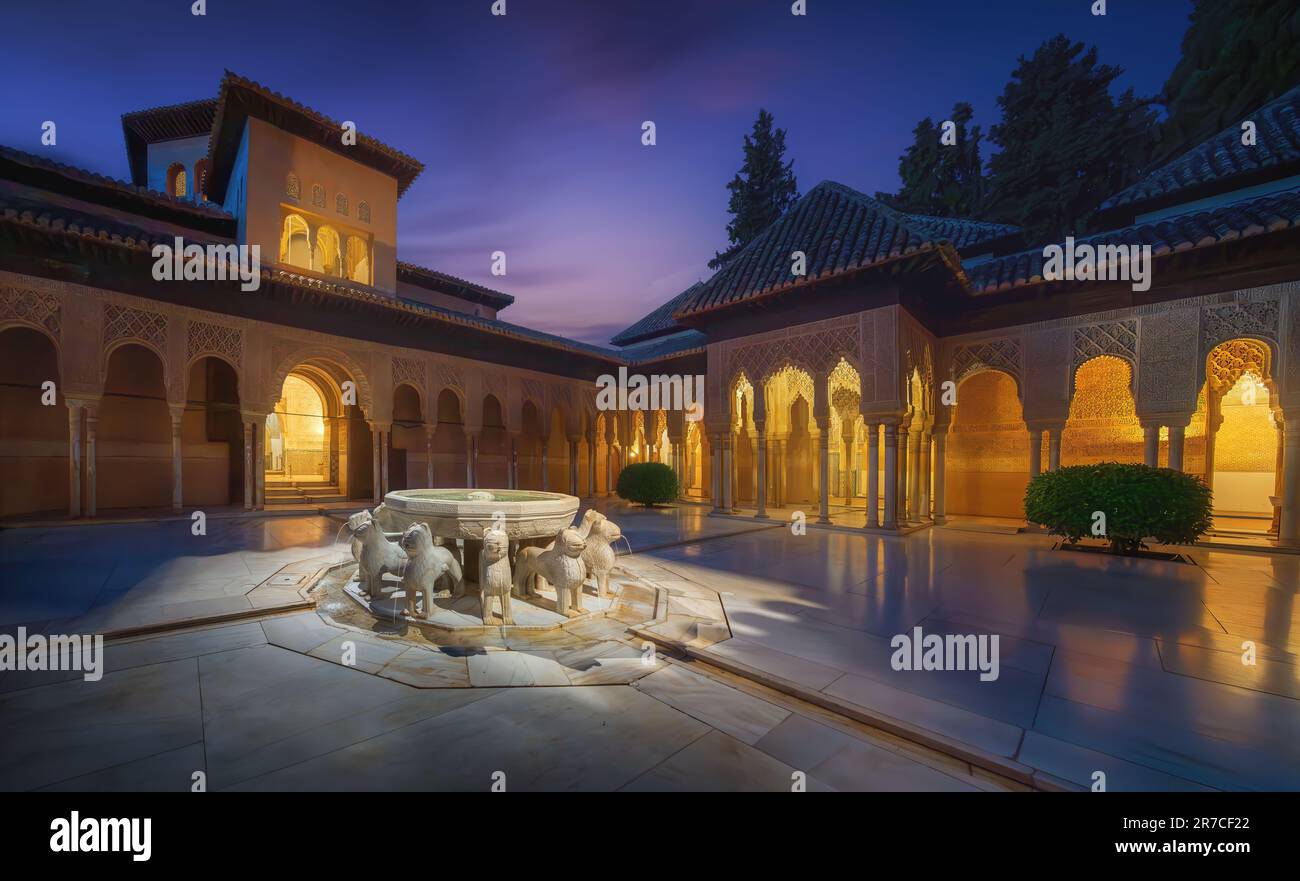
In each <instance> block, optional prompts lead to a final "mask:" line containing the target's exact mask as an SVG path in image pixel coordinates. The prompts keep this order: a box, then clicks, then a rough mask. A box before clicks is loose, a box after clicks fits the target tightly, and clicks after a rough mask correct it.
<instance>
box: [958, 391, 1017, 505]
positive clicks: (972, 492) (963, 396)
mask: <svg viewBox="0 0 1300 881" xmlns="http://www.w3.org/2000/svg"><path fill="white" fill-rule="evenodd" d="M944 460H945V471H944V474H945V478H944V486H945V502H946V504H945V507H946V509H947V513H949V514H965V515H970V516H977V517H1012V518H1015V519H1021V518H1023V517H1024V514H1025V508H1024V498H1025V487H1026V486H1027V485H1028V484H1029V433H1028V431H1027V430H1026V428H1025V422H1024V414H1023V412H1022V408H1021V405H1020V397H1019V395H1018V394H1017V391H1016V381H1015V379H1013V378H1012V377H1011V376H1010V375H1009V374H1006V373H1003V372H1002V371H999V370H981V371H980V372H978V373H974V374H971V375H968V376H966V377H965V378H964V379H962V380H961V382H960V383H959V384H958V386H957V406H956V407H955V409H954V412H953V418H952V425H951V427H950V429H949V433H948V440H947V449H946V453H945V456H944Z"/></svg>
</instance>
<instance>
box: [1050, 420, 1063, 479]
mask: <svg viewBox="0 0 1300 881" xmlns="http://www.w3.org/2000/svg"><path fill="white" fill-rule="evenodd" d="M1060 467H1061V426H1059V425H1057V426H1054V427H1052V428H1049V429H1047V470H1048V471H1056V470H1058V469H1059V468H1060Z"/></svg>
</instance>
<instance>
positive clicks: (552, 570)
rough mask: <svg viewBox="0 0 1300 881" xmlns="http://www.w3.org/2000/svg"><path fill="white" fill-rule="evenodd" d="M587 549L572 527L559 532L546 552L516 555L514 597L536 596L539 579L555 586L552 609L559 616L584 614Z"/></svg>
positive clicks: (529, 550) (531, 550) (535, 550)
mask: <svg viewBox="0 0 1300 881" xmlns="http://www.w3.org/2000/svg"><path fill="white" fill-rule="evenodd" d="M586 548H587V540H586V539H584V538H583V537H582V533H581V532H580V531H579V530H577V529H574V528H573V527H571V526H570V527H567V528H565V529H562V530H561V531H560V534H559V535H557V536H556V537H555V541H553V542H552V543H551V544H550V546H549V547H547V548H546V549H545V550H543V549H542V548H538V547H525V548H520V549H519V552H518V553H517V554H516V555H515V579H514V581H515V585H514V590H515V593H516V594H517V595H518V596H521V597H526V596H528V595H529V594H530V593H536V592H537V585H536V584H535V583H534V581H535V579H537V578H541V579H543V580H545V581H547V582H549V583H550V584H552V585H554V587H555V605H556V608H557V609H558V610H559V612H560V614H561V615H564V616H565V617H569V616H571V615H576V614H579V613H581V612H583V611H585V610H584V609H583V608H582V582H583V581H585V580H586V578H587V567H586V566H584V565H583V563H582V552H583V551H584V550H586ZM570 606H572V609H573V611H572V612H570Z"/></svg>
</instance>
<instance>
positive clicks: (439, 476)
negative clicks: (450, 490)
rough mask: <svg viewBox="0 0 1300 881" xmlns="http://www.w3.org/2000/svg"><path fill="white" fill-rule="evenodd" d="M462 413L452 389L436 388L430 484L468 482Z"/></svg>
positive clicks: (457, 397)
mask: <svg viewBox="0 0 1300 881" xmlns="http://www.w3.org/2000/svg"><path fill="white" fill-rule="evenodd" d="M468 449H469V446H468V444H467V443H466V439H465V415H464V411H463V409H462V408H461V405H460V396H459V395H457V394H456V392H455V391H454V390H453V389H450V388H444V389H443V390H442V391H440V392H438V427H437V428H436V429H435V430H434V433H433V485H434V486H444V487H461V486H465V485H466V483H467V482H468V478H469V475H468V471H467V459H466V457H467V455H468V453H467V451H468Z"/></svg>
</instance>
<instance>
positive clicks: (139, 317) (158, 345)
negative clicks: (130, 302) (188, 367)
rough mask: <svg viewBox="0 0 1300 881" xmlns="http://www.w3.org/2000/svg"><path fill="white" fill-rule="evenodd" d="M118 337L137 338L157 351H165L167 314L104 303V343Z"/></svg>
mask: <svg viewBox="0 0 1300 881" xmlns="http://www.w3.org/2000/svg"><path fill="white" fill-rule="evenodd" d="M120 339H133V340H139V341H141V342H143V343H147V344H148V345H151V346H153V347H154V348H155V349H157V350H158V352H159V353H163V352H166V351H167V316H166V315H164V314H162V313H161V312H150V311H147V310H144V309H132V308H130V307H127V306H118V305H115V304H113V303H105V304H104V344H105V345H107V344H109V343H111V342H113V341H115V340H120Z"/></svg>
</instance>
